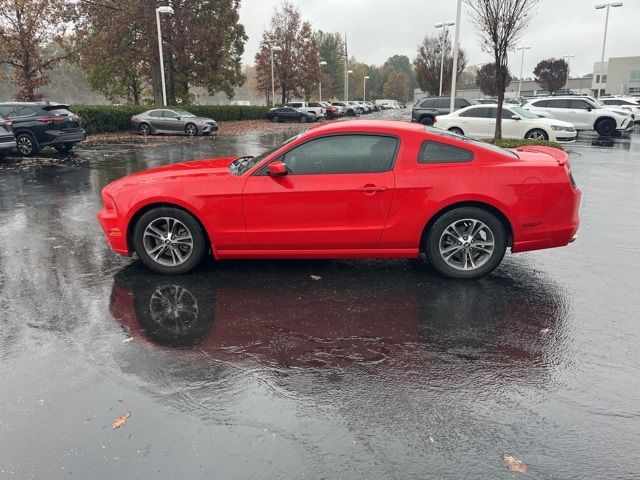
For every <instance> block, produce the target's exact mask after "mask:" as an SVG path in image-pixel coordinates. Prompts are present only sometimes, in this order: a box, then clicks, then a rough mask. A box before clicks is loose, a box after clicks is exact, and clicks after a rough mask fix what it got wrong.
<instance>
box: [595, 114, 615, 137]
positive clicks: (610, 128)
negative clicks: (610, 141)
mask: <svg viewBox="0 0 640 480" xmlns="http://www.w3.org/2000/svg"><path fill="white" fill-rule="evenodd" d="M615 131H616V122H615V120H613V119H611V118H605V119H604V120H600V121H599V122H598V124H597V125H596V132H598V135H600V136H601V137H610V136H611V135H613V132H615Z"/></svg>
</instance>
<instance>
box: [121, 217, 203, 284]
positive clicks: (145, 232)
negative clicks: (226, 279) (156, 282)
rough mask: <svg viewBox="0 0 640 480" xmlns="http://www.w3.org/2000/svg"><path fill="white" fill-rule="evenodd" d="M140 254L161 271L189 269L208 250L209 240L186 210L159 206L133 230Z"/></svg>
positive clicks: (137, 251) (142, 218) (173, 271)
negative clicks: (207, 241)
mask: <svg viewBox="0 0 640 480" xmlns="http://www.w3.org/2000/svg"><path fill="white" fill-rule="evenodd" d="M133 245H134V248H135V251H136V253H137V254H138V257H140V260H141V261H142V263H144V264H145V265H146V266H147V267H149V268H150V269H151V270H153V271H155V272H158V273H165V274H174V275H180V274H183V273H187V272H190V271H191V270H193V269H194V268H195V267H196V266H198V264H199V263H200V262H201V261H202V259H203V257H204V255H205V253H206V246H207V244H206V239H205V236H204V233H203V231H202V228H201V227H200V225H199V224H198V222H197V221H196V219H195V218H193V216H191V215H190V214H189V213H187V212H185V211H184V210H180V209H178V208H173V207H159V208H154V209H153V210H149V211H148V212H146V213H144V214H143V215H142V216H141V217H140V219H139V220H138V222H137V223H136V225H135V227H134V230H133Z"/></svg>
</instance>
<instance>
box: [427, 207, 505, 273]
mask: <svg viewBox="0 0 640 480" xmlns="http://www.w3.org/2000/svg"><path fill="white" fill-rule="evenodd" d="M423 248H424V250H425V252H426V254H427V258H428V260H429V263H430V264H431V265H432V266H433V267H434V268H435V269H436V270H437V271H438V272H439V273H440V274H442V275H444V276H445V277H449V278H456V279H471V278H479V277H482V276H484V275H487V274H489V273H491V272H492V271H493V270H494V269H495V268H496V267H497V266H498V265H499V264H500V262H501V261H502V259H503V257H504V254H505V251H506V249H507V233H506V231H505V227H504V225H503V224H502V222H501V221H500V220H499V219H498V218H497V217H496V216H495V215H493V214H492V213H490V212H488V211H486V210H483V209H481V208H477V207H461V208H456V209H455V210H451V211H449V212H447V213H445V214H444V215H442V216H441V217H440V218H438V220H436V222H435V223H434V224H433V226H432V227H431V229H430V230H429V233H428V235H427V238H426V244H425V245H424V246H423Z"/></svg>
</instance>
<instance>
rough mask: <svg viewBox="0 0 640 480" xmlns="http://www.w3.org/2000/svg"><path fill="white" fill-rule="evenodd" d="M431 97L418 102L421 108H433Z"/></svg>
mask: <svg viewBox="0 0 640 480" xmlns="http://www.w3.org/2000/svg"><path fill="white" fill-rule="evenodd" d="M433 103H434V101H433V99H431V98H429V99H428V100H425V101H424V102H422V103H421V104H420V107H421V108H433Z"/></svg>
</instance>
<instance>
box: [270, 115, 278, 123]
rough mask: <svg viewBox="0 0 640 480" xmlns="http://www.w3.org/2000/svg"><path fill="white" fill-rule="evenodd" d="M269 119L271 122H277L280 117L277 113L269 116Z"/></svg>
mask: <svg viewBox="0 0 640 480" xmlns="http://www.w3.org/2000/svg"><path fill="white" fill-rule="evenodd" d="M271 121H272V122H273V123H278V122H279V121H280V118H279V117H278V115H274V116H273V117H271Z"/></svg>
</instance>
